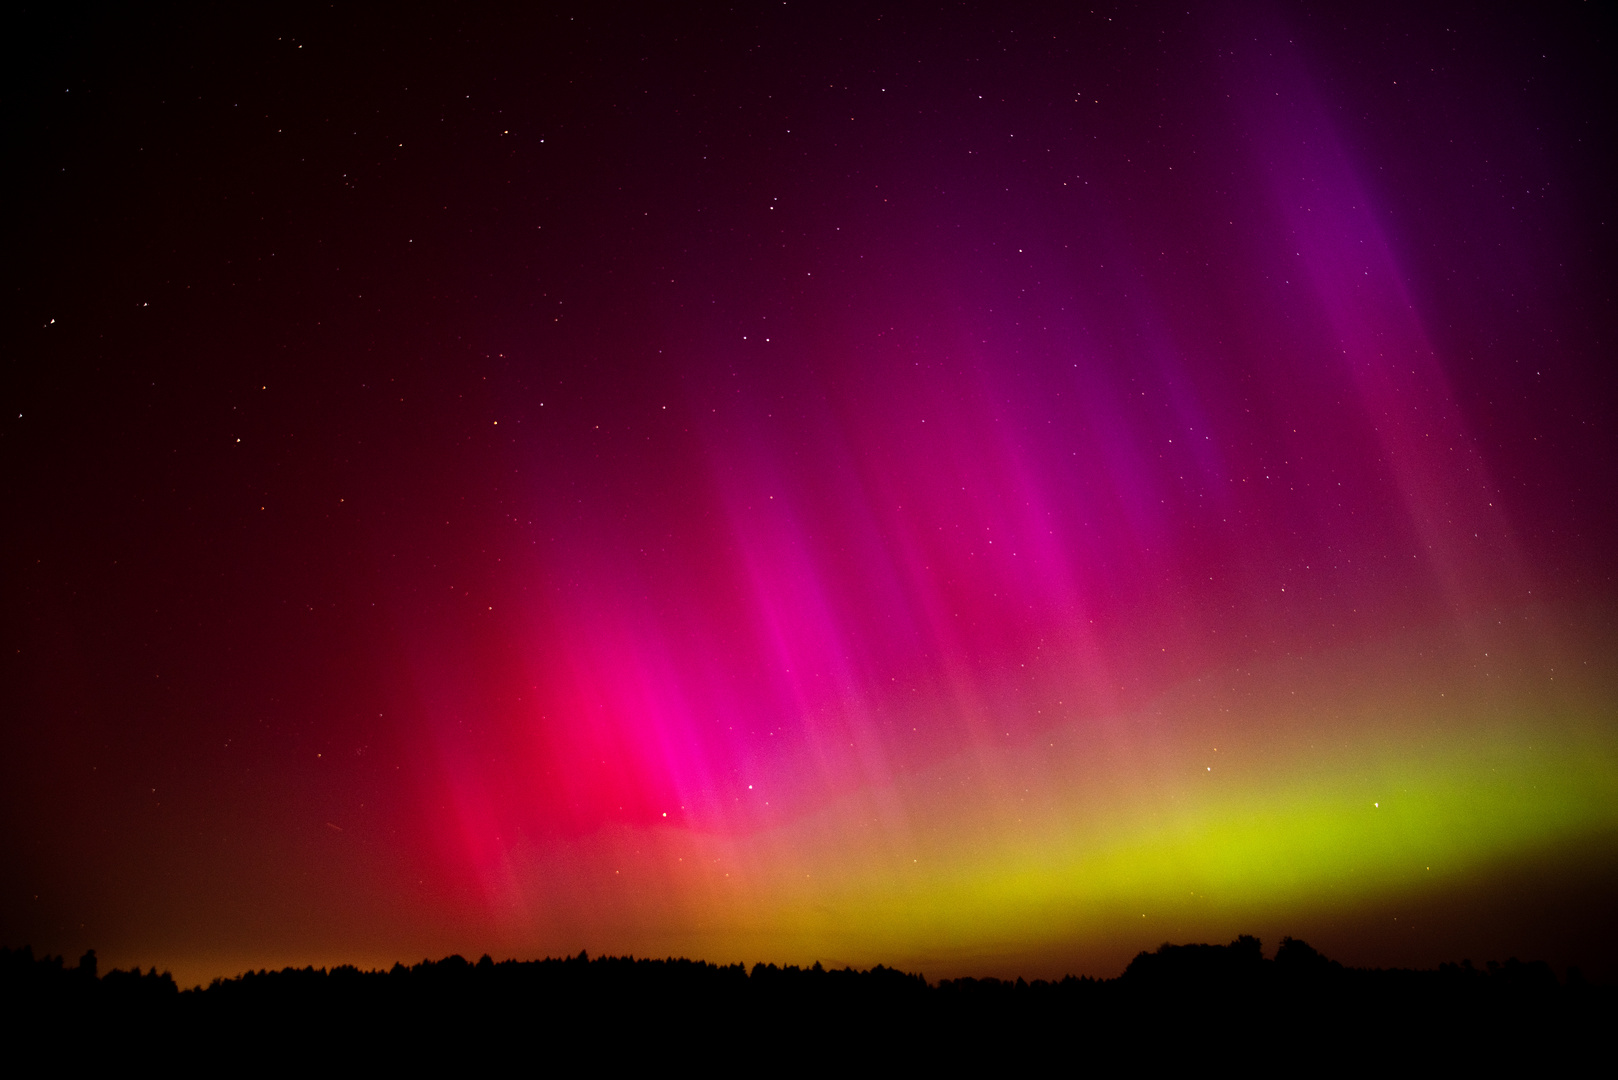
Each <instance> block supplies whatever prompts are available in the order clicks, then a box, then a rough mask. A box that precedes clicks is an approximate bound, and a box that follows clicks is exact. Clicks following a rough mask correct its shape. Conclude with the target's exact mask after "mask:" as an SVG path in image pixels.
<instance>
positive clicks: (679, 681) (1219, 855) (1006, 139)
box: [0, 4, 1618, 981]
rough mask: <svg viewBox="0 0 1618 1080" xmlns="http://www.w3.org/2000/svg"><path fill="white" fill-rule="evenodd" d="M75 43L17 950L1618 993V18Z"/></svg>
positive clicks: (29, 554)
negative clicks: (1556, 985) (1297, 958)
mask: <svg viewBox="0 0 1618 1080" xmlns="http://www.w3.org/2000/svg"><path fill="white" fill-rule="evenodd" d="M35 22H36V23H37V25H35V26H34V30H35V31H36V33H35V34H34V35H33V37H31V38H29V40H33V41H35V43H36V45H35V46H32V47H31V48H32V49H33V51H32V52H31V53H30V55H28V56H27V57H26V58H24V57H21V56H20V55H19V56H18V57H15V58H14V59H13V61H12V63H11V67H12V68H13V70H14V71H15V72H17V73H18V74H15V75H13V77H12V78H13V83H14V86H15V87H16V89H14V91H13V93H12V94H11V95H9V97H10V100H11V104H10V106H9V107H10V110H11V114H12V117H13V121H14V127H16V128H17V129H18V130H19V131H21V133H22V134H21V135H20V139H21V141H22V146H23V147H24V148H25V150H26V153H22V154H20V155H19V160H21V161H23V162H25V166H24V168H23V170H22V177H21V179H20V180H18V181H17V184H18V185H19V187H20V188H21V189H22V192H23V195H22V197H21V198H20V199H19V205H22V206H26V207H27V208H28V209H27V213H26V215H25V220H22V221H20V222H19V223H15V224H14V226H13V234H14V239H13V241H12V243H11V245H10V248H11V250H12V252H13V255H12V265H13V267H14V274H13V277H14V279H15V283H14V286H13V289H12V291H11V295H12V297H13V299H12V302H11V304H9V305H8V309H9V313H8V318H7V331H6V333H7V338H6V341H7V344H6V348H5V354H6V381H5V393H6V401H7V405H8V410H7V412H6V414H5V426H4V428H3V429H0V454H3V459H4V462H5V477H6V506H7V510H6V512H5V517H6V519H7V520H8V522H9V524H8V526H7V529H6V539H5V547H4V551H5V565H6V578H5V590H6V593H5V596H6V599H5V612H6V615H5V619H4V626H5V629H6V633H7V639H6V644H7V648H6V650H5V653H6V669H5V676H4V678H5V683H4V687H5V689H4V716H3V718H0V738H3V742H0V749H3V755H0V756H3V758H4V761H5V765H4V772H3V774H0V779H3V787H4V790H5V793H4V795H0V807H3V814H4V817H3V821H4V826H3V829H0V839H3V841H4V844H5V848H4V856H5V861H6V864H7V865H8V867H10V869H9V870H8V872H7V873H6V874H5V875H4V882H3V885H0V937H3V938H4V939H5V940H4V941H3V942H0V943H3V944H6V945H21V944H24V943H30V944H32V945H33V946H34V947H35V948H36V949H40V950H51V951H57V952H66V953H69V954H71V955H76V954H77V952H79V951H82V950H83V949H84V948H86V947H92V946H93V947H95V948H97V950H98V951H99V953H100V955H101V956H102V958H103V963H104V964H106V965H108V966H112V965H117V964H126V965H127V964H131V963H138V964H142V965H152V964H157V965H160V966H164V967H172V968H173V969H174V971H175V972H176V974H177V975H178V976H180V977H181V978H182V980H186V979H190V980H200V981H205V980H206V979H207V978H208V977H211V976H212V975H217V974H225V973H229V972H233V971H236V970H240V969H242V968H244V967H248V966H259V965H266V964H268V965H278V964H282V963H300V964H301V963H306V962H313V963H340V962H355V963H376V964H386V963H391V962H392V961H393V960H395V959H400V958H404V959H413V958H417V957H420V956H423V955H441V954H443V953H445V952H448V951H459V952H462V953H464V954H466V955H469V956H475V955H477V954H479V953H483V952H492V953H494V954H495V955H497V956H501V955H510V956H542V955H547V954H550V955H560V954H563V953H574V952H577V951H578V950H579V949H588V950H589V951H590V952H591V953H592V954H595V953H631V952H633V953H636V954H650V955H660V956H661V955H690V956H696V957H702V958H705V959H708V960H712V961H715V962H720V963H728V962H732V961H736V960H742V961H745V962H749V963H750V962H752V961H754V960H758V959H765V960H773V961H780V962H791V963H805V964H807V963H811V962H813V961H815V960H823V961H825V962H826V963H828V964H836V965H842V964H854V965H857V966H868V965H871V964H874V963H878V962H881V963H887V964H897V965H900V966H903V967H907V968H908V969H911V970H924V971H925V972H926V973H927V974H928V975H932V976H950V975H959V974H968V973H970V974H996V975H1013V976H1014V975H1018V974H1026V975H1028V976H1030V977H1032V976H1035V975H1042V976H1048V975H1053V974H1060V973H1062V972H1064V971H1076V972H1088V973H1093V974H1103V975H1111V974H1116V972H1117V971H1118V970H1120V969H1121V968H1122V966H1123V964H1124V963H1125V962H1126V961H1127V959H1128V958H1129V957H1130V956H1132V955H1133V954H1134V953H1135V952H1137V951H1139V950H1140V949H1143V948H1152V947H1155V946H1156V945H1157V944H1158V943H1159V942H1162V941H1167V940H1173V941H1200V940H1213V941H1224V940H1228V939H1230V938H1231V937H1233V936H1234V935H1236V934H1238V933H1256V934H1259V935H1261V936H1262V937H1264V939H1265V940H1266V942H1269V943H1273V942H1274V941H1276V940H1277V939H1279V938H1280V937H1281V936H1282V935H1284V934H1291V935H1295V936H1302V937H1306V938H1307V939H1308V940H1309V941H1310V942H1311V943H1312V944H1314V945H1316V946H1318V947H1320V948H1321V949H1322V950H1323V951H1325V952H1327V953H1329V954H1330V955H1332V956H1334V957H1338V958H1341V959H1342V960H1344V961H1345V962H1349V963H1358V964H1367V965H1376V964H1381V965H1391V964H1423V965H1431V964H1435V963H1437V962H1439V961H1442V960H1452V959H1458V958H1459V957H1461V956H1470V957H1476V958H1478V959H1480V960H1482V959H1484V958H1487V957H1491V956H1500V957H1503V956H1505V955H1507V954H1510V953H1516V954H1520V955H1523V956H1525V957H1532V958H1540V957H1543V958H1545V959H1547V960H1550V961H1551V962H1552V963H1553V965H1561V966H1565V965H1567V964H1570V963H1576V964H1580V965H1583V966H1584V967H1585V969H1586V970H1587V971H1590V972H1591V973H1592V974H1594V975H1598V976H1601V977H1607V978H1610V977H1613V976H1614V975H1618V937H1615V936H1614V934H1613V931H1612V930H1611V927H1610V925H1609V923H1610V917H1609V916H1610V912H1611V910H1612V907H1613V902H1614V900H1615V899H1618V685H1615V682H1614V666H1613V657H1614V646H1615V644H1618V634H1615V630H1618V627H1615V623H1614V615H1615V612H1618V609H1615V606H1614V604H1615V600H1618V593H1615V589H1614V582H1613V577H1612V568H1613V555H1612V552H1613V550H1615V542H1618V500H1615V486H1614V484H1613V481H1612V474H1613V466H1614V463H1615V461H1618V455H1615V449H1618V442H1615V435H1614V431H1615V430H1618V428H1615V426H1614V421H1615V420H1618V417H1615V412H1618V409H1615V403H1618V394H1615V393H1614V390H1615V380H1614V375H1613V373H1612V372H1613V345H1612V343H1613V341H1614V340H1615V338H1614V332H1615V330H1618V326H1615V325H1614V323H1615V317H1614V311H1613V307H1612V285H1613V281H1614V276H1613V268H1614V264H1613V258H1612V255H1613V245H1612V239H1611V229H1612V228H1613V226H1612V224H1611V222H1612V219H1613V211H1614V209H1615V208H1614V206H1613V196H1612V193H1613V191H1615V190H1618V184H1614V183H1613V180H1614V176H1613V168H1612V165H1613V132H1614V130H1615V129H1614V125H1613V123H1612V117H1611V115H1610V107H1609V106H1607V105H1605V104H1600V103H1603V102H1605V101H1609V100H1611V99H1612V97H1613V95H1612V94H1611V93H1610V89H1611V88H1610V86H1609V90H1608V91H1602V90H1600V87H1601V86H1603V85H1608V84H1610V82H1611V81H1612V76H1611V73H1610V71H1608V70H1607V68H1608V67H1610V65H1607V64H1606V63H1605V59H1604V57H1605V52H1606V49H1607V47H1608V46H1607V44H1606V43H1608V42H1610V40H1611V35H1610V30H1609V23H1608V21H1607V20H1606V19H1605V17H1604V16H1602V15H1600V14H1598V13H1591V12H1587V11H1584V10H1583V9H1580V8H1571V7H1570V8H1568V9H1566V10H1559V11H1556V12H1550V13H1547V12H1537V13H1536V12H1522V13H1518V14H1516V15H1511V16H1507V15H1502V14H1500V13H1498V12H1495V13H1484V12H1478V11H1473V10H1471V9H1470V8H1466V7H1455V8H1438V9H1432V10H1429V11H1426V12H1422V13H1417V14H1412V13H1409V12H1407V11H1405V10H1404V9H1403V8H1401V7H1397V6H1392V7H1387V8H1382V9H1373V8H1363V9H1362V8H1359V7H1355V8H1354V9H1353V10H1351V11H1345V10H1329V11H1328V10H1323V9H1321V8H1319V7H1316V6H1312V5H1287V4H1281V5H1275V6H1272V7H1250V6H1247V5H1213V6H1205V5H1191V6H1190V7H1189V9H1188V8H1187V7H1186V6H1180V7H1170V6H1167V5H1159V6H1153V7H1147V8H1140V7H1121V8H1106V9H1103V8H1096V9H1094V10H1093V11H1092V10H1090V9H1088V8H1085V9H1082V10H1081V9H1077V8H1075V9H1072V10H1067V9H1059V8H1056V7H1047V6H1036V7H1030V8H1025V9H1021V10H1006V9H1002V8H998V7H973V6H946V7H938V8H931V7H919V6H917V7H911V6H903V7H896V8H892V9H884V8H877V7H873V8H862V9H859V10H858V11H857V12H851V11H845V12H842V13H840V14H834V13H832V12H831V11H830V10H829V9H823V8H822V9H815V8H812V7H811V6H810V5H803V6H802V9H801V10H800V8H799V5H796V4H792V5H780V4H764V5H756V6H745V5H744V6H738V7H736V8H734V9H731V8H729V7H715V8H684V9H682V10H679V11H672V10H662V9H659V10H657V11H648V10H645V9H633V10H631V9H623V10H618V11H614V12H610V13H603V12H602V11H600V10H594V9H592V10H591V11H588V12H586V11H582V10H581V11H570V10H565V9H564V8H562V7H561V6H541V7H539V8H537V9H535V10H534V11H531V12H529V13H527V14H524V15H520V16H517V15H510V14H484V15H475V16H468V15H460V14H457V15H454V16H451V15H449V14H438V15H429V14H420V13H417V14H400V13H398V12H395V11H391V10H389V11H384V12H380V13H378V12H373V13H371V14H362V13H360V12H358V11H351V12H346V13H334V12H331V11H314V10H310V11H308V12H304V13H300V14H290V15H289V14H286V13H274V14H271V13H269V12H261V13H258V14H252V15H245V16H230V17H228V18H227V17H225V16H221V15H215V14H198V13H191V14H180V13H177V12H169V13H167V14H165V15H163V16H161V17H151V18H150V19H148V17H146V16H140V17H137V16H135V15H113V14H107V13H99V14H94V15H92V14H88V13H87V14H84V15H82V16H81V17H77V18H70V17H68V16H62V15H59V14H53V15H51V16H48V17H47V16H40V17H39V18H38V19H36V20H35ZM23 37H28V35H23ZM22 47H23V46H22V45H21V44H20V42H19V43H13V45H12V46H11V49H12V51H13V52H14V53H15V52H17V51H18V50H20V49H21V48H22Z"/></svg>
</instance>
